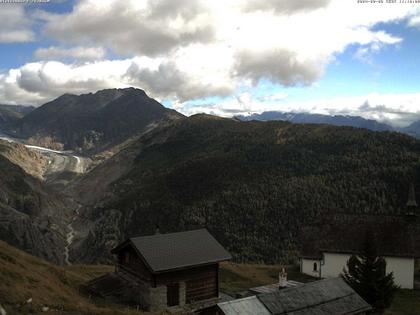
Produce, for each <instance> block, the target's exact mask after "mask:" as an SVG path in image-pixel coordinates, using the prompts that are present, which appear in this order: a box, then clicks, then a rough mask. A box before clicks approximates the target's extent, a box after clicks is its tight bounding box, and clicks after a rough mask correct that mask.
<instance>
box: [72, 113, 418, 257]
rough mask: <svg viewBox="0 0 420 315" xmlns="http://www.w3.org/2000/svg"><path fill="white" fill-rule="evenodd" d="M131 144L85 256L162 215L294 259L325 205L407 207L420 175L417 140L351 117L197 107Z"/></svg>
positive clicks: (397, 210) (390, 211) (384, 210)
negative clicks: (269, 117)
mask: <svg viewBox="0 0 420 315" xmlns="http://www.w3.org/2000/svg"><path fill="white" fill-rule="evenodd" d="M139 148H140V149H139ZM129 150H133V152H134V151H136V152H140V153H138V155H137V157H136V158H135V159H134V162H133V164H132V166H131V167H130V168H129V170H128V171H127V172H126V173H125V175H123V176H122V177H120V178H119V179H118V180H117V181H115V182H114V184H112V185H111V186H110V187H109V189H108V192H107V194H105V195H104V199H103V200H102V202H101V203H99V204H98V205H97V206H96V207H94V208H91V210H90V214H89V215H88V217H87V218H86V220H90V221H91V222H95V226H94V228H93V230H92V231H91V233H90V234H89V236H88V237H87V239H85V241H84V242H83V244H82V245H81V246H80V247H79V248H78V249H76V250H77V255H74V256H75V257H79V259H80V260H84V261H95V260H98V259H99V260H106V259H107V257H108V253H109V249H110V248H111V247H112V246H114V245H115V244H116V243H117V242H119V241H121V240H122V239H124V238H126V237H128V236H134V235H142V234H150V233H153V232H154V230H155V227H156V226H157V225H158V226H159V227H160V229H161V231H163V232H167V231H178V230H185V229H190V228H194V227H198V226H200V227H207V228H208V229H209V230H210V231H211V232H212V233H213V234H214V235H215V236H216V238H217V239H218V240H219V241H221V242H222V243H223V245H225V246H226V247H227V248H228V249H229V250H230V251H231V253H232V254H233V255H234V257H235V259H236V260H239V261H256V262H259V261H264V262H278V261H282V260H284V259H287V258H290V259H293V258H294V257H296V254H297V252H298V251H299V249H300V246H301V244H300V242H299V239H300V238H301V236H302V233H304V232H303V231H306V230H308V229H310V228H311V227H312V226H314V225H317V226H319V224H320V222H321V223H322V220H323V219H324V218H325V217H326V216H327V215H329V214H337V213H338V214H340V213H343V214H344V213H345V214H349V213H350V214H366V213H368V214H378V215H394V214H401V213H403V212H404V211H403V207H404V204H405V202H406V198H407V192H408V185H409V183H410V182H411V181H414V182H416V183H418V184H420V177H419V175H420V173H419V170H420V169H419V158H420V141H417V140H415V139H414V138H411V137H409V136H405V135H402V134H398V133H391V132H371V131H368V130H364V129H356V128H351V127H334V126H327V125H294V124H291V123H287V122H275V121H273V122H255V121H254V122H238V121H235V120H229V119H222V118H216V117H212V116H207V115H197V116H193V117H190V118H188V119H185V120H182V121H178V122H176V123H174V124H172V125H171V126H167V127H164V128H159V129H157V130H154V131H152V132H150V133H149V134H147V135H145V136H143V137H142V138H141V139H140V140H139V141H138V142H137V143H135V144H133V145H132V148H131V147H128V148H126V149H125V151H129ZM120 154H127V152H122V153H120ZM113 159H118V155H117V156H115V157H114V158H111V159H110V160H109V161H108V162H105V163H112V160H113ZM120 162H121V161H120ZM106 165H107V164H104V165H103V167H106ZM88 176H89V175H88ZM417 187H419V185H417ZM325 220H326V219H325Z"/></svg>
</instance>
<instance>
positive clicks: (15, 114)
mask: <svg viewBox="0 0 420 315" xmlns="http://www.w3.org/2000/svg"><path fill="white" fill-rule="evenodd" d="M34 109H35V107H32V106H23V105H3V104H0V128H7V127H8V126H9V125H10V124H13V123H16V122H17V121H18V120H19V119H21V118H22V117H23V116H25V115H26V114H28V113H30V112H31V111H33V110H34Z"/></svg>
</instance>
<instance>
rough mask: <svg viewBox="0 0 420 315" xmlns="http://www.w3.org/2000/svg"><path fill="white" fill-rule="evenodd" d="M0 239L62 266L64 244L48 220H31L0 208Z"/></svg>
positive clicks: (9, 209) (58, 232)
mask: <svg viewBox="0 0 420 315" xmlns="http://www.w3.org/2000/svg"><path fill="white" fill-rule="evenodd" d="M0 218H1V224H0V239H2V240H5V241H7V243H9V244H10V245H12V246H15V247H17V248H20V249H23V250H25V251H26V252H28V253H30V254H33V255H35V256H38V257H42V258H44V259H46V260H48V261H51V262H54V263H57V264H62V263H63V249H64V243H63V239H62V237H61V235H60V231H59V230H58V229H57V226H55V227H54V224H53V223H51V222H49V221H48V219H43V220H40V222H38V220H33V219H31V218H30V217H29V216H27V215H24V214H21V213H19V212H17V211H15V210H13V209H12V208H8V207H1V206H0Z"/></svg>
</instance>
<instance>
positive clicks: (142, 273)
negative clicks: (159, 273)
mask: <svg viewBox="0 0 420 315" xmlns="http://www.w3.org/2000/svg"><path fill="white" fill-rule="evenodd" d="M127 254H128V257H129V259H128V262H127V261H126V257H127ZM117 257H118V264H119V266H120V267H123V268H124V269H126V270H127V269H128V270H127V271H129V272H131V273H133V274H135V275H137V276H138V277H139V278H140V279H142V280H144V281H147V282H151V281H152V273H151V272H150V271H149V269H148V268H147V267H146V266H145V264H144V263H143V261H142V259H141V258H140V257H139V256H138V254H137V252H136V251H135V250H134V248H132V247H131V246H127V247H125V248H124V249H122V250H121V251H120V252H119V253H118V255H117Z"/></svg>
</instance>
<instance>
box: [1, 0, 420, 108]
mask: <svg viewBox="0 0 420 315" xmlns="http://www.w3.org/2000/svg"><path fill="white" fill-rule="evenodd" d="M415 10H417V9H416V6H415V5H414V6H412V5H387V4H384V5H379V6H364V5H358V4H357V3H356V1H354V0H313V1H312V0H311V1H309V0H303V1H297V0H276V1H275V0H267V1H257V0H248V1H245V0H230V1H205V0H127V1H120V0H101V1H99V0H79V1H77V2H76V4H75V7H74V8H73V10H72V11H71V12H70V13H65V14H51V13H48V12H42V11H38V12H37V13H36V14H35V15H34V16H35V17H36V18H37V19H40V20H43V21H44V23H45V26H44V27H43V28H42V34H43V35H45V36H47V37H50V38H53V39H55V40H56V41H57V42H58V44H57V46H53V47H49V48H41V49H38V50H37V51H36V52H35V56H36V57H37V58H39V59H40V61H38V62H34V63H30V64H26V65H23V66H22V67H20V68H17V69H13V70H10V71H8V72H7V73H3V74H2V76H0V86H1V88H0V101H2V102H23V103H31V104H41V103H42V102H44V101H47V100H50V99H51V98H53V97H56V96H58V95H60V94H62V93H65V92H70V93H83V92H90V91H94V90H97V89H101V88H108V87H122V86H129V85H133V86H137V87H140V88H144V89H145V90H147V91H148V92H149V93H150V94H151V96H153V97H156V98H160V99H165V98H169V99H171V100H172V101H173V102H174V104H177V105H176V106H179V108H182V106H183V105H182V103H184V102H186V101H189V100H194V99H199V98H203V97H207V96H228V95H235V94H237V93H239V92H238V91H239V90H241V88H242V87H244V86H245V87H249V86H252V85H255V84H257V83H258V82H259V81H260V80H263V79H268V80H270V81H272V82H273V83H276V84H279V85H283V86H294V85H305V86H309V85H311V84H314V83H315V82H317V80H319V78H320V77H321V76H322V75H323V74H324V72H325V69H326V67H327V66H328V65H329V64H330V63H331V62H332V61H334V59H335V57H336V56H337V55H338V54H340V53H342V52H343V51H344V50H345V49H346V48H347V47H349V46H350V45H356V47H360V49H359V52H358V53H357V57H359V58H360V59H363V58H365V60H369V56H370V55H371V54H373V53H377V52H378V51H381V50H382V49H384V48H385V47H388V46H395V45H398V44H399V43H400V42H401V41H402V38H400V37H398V36H395V35H393V34H391V33H387V32H385V31H383V30H380V29H373V26H375V25H377V24H378V23H380V22H382V23H389V22H394V21H400V20H403V19H405V18H409V17H411V16H413V14H414V13H413V12H414V11H415ZM61 45H62V46H63V47H66V49H64V48H61V47H62V46H61ZM69 45H75V47H73V48H71V46H69ZM68 47H70V48H68ZM86 47H87V48H86ZM89 47H105V48H106V50H107V51H108V50H109V51H110V52H112V53H113V54H114V55H117V56H120V57H116V58H120V59H119V60H118V59H116V60H109V61H106V60H102V59H103V58H104V57H105V52H104V50H103V49H102V48H89ZM68 59H69V60H71V59H79V60H82V61H85V63H83V64H82V63H72V62H67V63H66V61H67V60H68ZM48 60H56V61H55V62H53V61H48ZM60 60H61V62H57V61H60ZM282 99H283V98H282ZM239 100H241V101H240V102H239V101H238V100H233V101H230V102H228V103H225V104H223V106H224V107H220V106H221V105H220V104H219V105H217V106H216V105H215V106H213V107H212V110H215V111H219V112H221V113H227V112H229V113H232V112H234V111H235V110H236V111H238V112H241V111H242V112H246V111H255V110H259V109H263V108H266V107H270V106H271V105H270V104H272V105H274V104H273V103H274V98H273V99H272V100H270V99H269V97H268V98H267V99H264V100H263V99H260V100H257V101H255V100H253V99H252V97H251V98H250V97H249V96H248V98H247V97H245V96H244V95H242V96H241V97H239ZM277 101H278V99H277ZM256 104H257V105H256ZM264 104H265V105H264ZM267 104H268V105H267ZM298 105H299V104H298ZM339 106H341V105H339ZM197 110H199V109H198V108H197Z"/></svg>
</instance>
